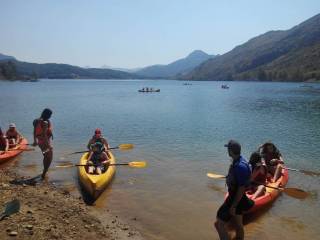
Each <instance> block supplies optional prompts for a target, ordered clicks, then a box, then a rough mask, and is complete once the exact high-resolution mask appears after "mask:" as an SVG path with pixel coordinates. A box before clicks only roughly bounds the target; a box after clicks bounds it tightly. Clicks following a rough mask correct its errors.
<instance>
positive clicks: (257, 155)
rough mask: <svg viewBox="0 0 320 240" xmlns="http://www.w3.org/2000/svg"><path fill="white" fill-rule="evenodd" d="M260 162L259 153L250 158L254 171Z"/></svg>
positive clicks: (254, 153)
mask: <svg viewBox="0 0 320 240" xmlns="http://www.w3.org/2000/svg"><path fill="white" fill-rule="evenodd" d="M258 162H261V155H260V153H258V152H253V153H252V154H251V156H250V160H249V163H250V164H251V166H252V169H254V168H255V167H256V165H257V163H258Z"/></svg>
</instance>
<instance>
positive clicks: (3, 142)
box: [0, 128, 9, 154]
mask: <svg viewBox="0 0 320 240" xmlns="http://www.w3.org/2000/svg"><path fill="white" fill-rule="evenodd" d="M8 149H9V141H8V139H7V138H6V136H5V135H4V134H3V132H2V130H1V128H0V154H2V153H4V152H6V151H8Z"/></svg>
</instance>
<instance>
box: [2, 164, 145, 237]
mask: <svg viewBox="0 0 320 240" xmlns="http://www.w3.org/2000/svg"><path fill="white" fill-rule="evenodd" d="M17 179H18V180H20V179H22V177H21V176H19V175H18V174H16V173H14V172H13V171H12V170H10V169H8V168H7V167H4V168H0V192H1V195H0V205H1V212H3V211H4V206H5V204H6V203H7V202H9V201H11V200H13V199H18V200H19V201H20V205H21V207H20V211H19V212H18V213H16V214H13V215H11V216H9V217H6V218H5V219H4V220H2V221H0V239H39V240H43V239H90V238H95V239H110V240H111V239H112V240H127V239H130V240H143V238H142V236H141V234H140V233H139V232H138V231H137V230H135V229H133V228H132V227H130V226H129V225H128V224H127V223H126V222H125V221H123V220H122V219H119V218H118V216H115V215H112V214H111V213H110V212H109V210H108V209H107V210H103V209H95V208H92V207H90V206H87V205H86V204H85V203H84V202H83V200H82V198H81V197H78V198H77V197H75V196H73V195H72V194H70V192H69V191H68V190H64V189H63V188H59V187H56V186H54V185H53V184H50V183H46V182H45V181H44V182H39V183H37V184H25V183H23V182H21V184H17V183H13V182H12V181H14V180H17Z"/></svg>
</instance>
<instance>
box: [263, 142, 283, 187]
mask: <svg viewBox="0 0 320 240" xmlns="http://www.w3.org/2000/svg"><path fill="white" fill-rule="evenodd" d="M259 150H261V152H260V153H261V156H262V158H263V159H264V162H265V164H266V165H267V169H268V172H269V173H270V174H271V175H272V176H273V178H272V181H273V182H276V181H277V180H278V179H279V178H280V176H281V172H282V168H283V164H284V161H283V159H282V156H281V153H280V151H279V150H278V148H277V147H276V146H275V145H274V144H273V143H271V142H266V143H265V144H263V145H262V146H261V147H260V148H259Z"/></svg>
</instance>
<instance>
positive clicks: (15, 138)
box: [6, 123, 21, 147]
mask: <svg viewBox="0 0 320 240" xmlns="http://www.w3.org/2000/svg"><path fill="white" fill-rule="evenodd" d="M6 137H7V139H8V141H9V145H10V147H15V146H16V145H17V144H18V143H19V142H20V140H21V134H20V133H19V132H18V131H17V129H16V125H15V124H14V123H10V124H9V129H8V131H7V132H6Z"/></svg>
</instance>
